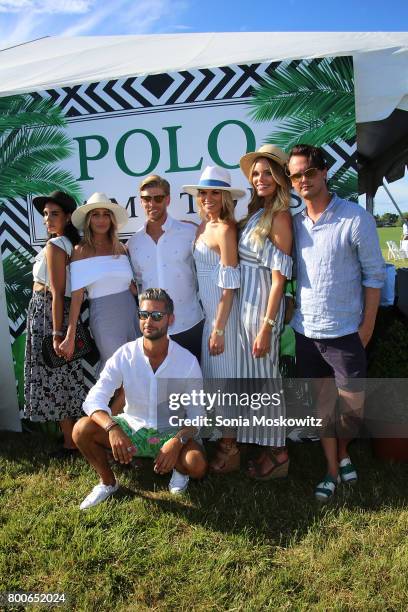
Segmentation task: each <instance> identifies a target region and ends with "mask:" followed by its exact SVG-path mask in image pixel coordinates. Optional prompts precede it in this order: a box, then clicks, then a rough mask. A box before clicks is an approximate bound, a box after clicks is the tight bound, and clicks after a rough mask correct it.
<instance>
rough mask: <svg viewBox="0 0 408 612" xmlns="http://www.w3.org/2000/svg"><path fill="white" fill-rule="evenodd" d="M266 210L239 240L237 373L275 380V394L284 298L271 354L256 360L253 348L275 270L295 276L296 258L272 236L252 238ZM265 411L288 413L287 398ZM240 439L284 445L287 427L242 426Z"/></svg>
mask: <svg viewBox="0 0 408 612" xmlns="http://www.w3.org/2000/svg"><path fill="white" fill-rule="evenodd" d="M262 213H263V209H260V210H259V211H257V212H256V213H255V214H254V215H253V216H252V217H251V219H250V220H249V221H248V223H247V225H246V226H245V227H244V229H243V230H242V232H241V234H240V237H239V243H238V253H239V260H240V267H241V289H240V299H239V341H238V351H237V353H238V373H237V376H238V378H262V379H273V382H271V383H270V384H269V385H268V393H274V392H280V390H281V388H282V387H281V383H280V372H279V337H280V334H281V331H282V329H283V324H284V314H285V301H284V299H282V301H281V303H280V306H279V310H278V312H277V314H276V317H275V320H276V325H275V327H274V328H273V330H272V335H271V349H270V352H269V354H268V355H266V356H265V357H260V358H257V359H255V358H254V357H253V355H252V347H253V344H254V341H255V338H256V336H257V334H258V333H259V330H260V329H261V326H262V324H263V318H264V316H265V314H266V310H267V306H268V299H269V292H270V290H271V287H272V270H279V271H280V272H281V274H283V276H286V278H291V275H292V258H291V257H289V256H288V255H286V253H283V251H281V250H280V249H278V248H277V247H276V246H275V245H274V244H273V242H272V241H271V240H269V238H266V239H265V242H264V243H263V245H259V244H258V243H255V242H254V241H253V240H251V234H252V231H253V230H254V229H255V227H256V225H257V223H258V220H259V217H260V216H261V215H262ZM259 390H260V389H257V391H259ZM254 391H255V389H254ZM265 391H266V389H265ZM263 414H265V415H266V417H267V418H279V416H280V415H282V416H284V414H285V406H284V401H283V398H282V403H281V405H280V406H276V407H275V406H270V407H268V408H267V409H265V410H263ZM238 440H239V441H240V442H247V443H254V444H260V445H262V446H284V444H285V430H284V428H282V427H262V426H254V427H252V428H240V430H239V432H238Z"/></svg>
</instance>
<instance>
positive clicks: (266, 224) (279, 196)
mask: <svg viewBox="0 0 408 612" xmlns="http://www.w3.org/2000/svg"><path fill="white" fill-rule="evenodd" d="M260 159H265V160H266V161H267V163H268V166H269V168H270V170H271V174H272V177H273V179H274V181H275V182H276V193H275V195H274V196H273V198H272V200H271V201H269V200H267V201H266V207H265V198H261V197H259V196H258V194H257V193H256V189H255V188H254V187H253V189H252V197H251V200H250V202H249V204H248V213H247V215H246V217H244V219H242V220H241V221H240V223H239V227H240V229H242V228H244V227H245V226H246V225H247V223H248V221H249V220H250V219H251V217H253V216H254V214H255V213H256V212H258V210H259V209H260V208H263V209H264V211H263V213H262V215H261V216H260V217H259V220H258V223H257V224H256V227H255V228H254V229H253V230H252V234H251V240H253V242H255V243H257V244H259V245H263V243H264V242H265V239H266V237H267V236H269V235H270V233H271V230H272V226H273V219H274V217H275V215H276V214H277V213H278V212H281V211H285V210H288V209H289V204H290V183H289V179H288V177H287V176H286V175H285V172H284V170H283V168H282V167H281V166H280V165H279V164H278V163H276V162H274V161H272V160H271V159H268V158H267V157H262V155H260V156H259V157H257V158H256V159H255V161H254V163H253V164H252V166H251V170H250V173H249V180H250V183H251V185H252V186H253V178H252V177H253V172H254V168H255V164H256V163H257V162H258V161H259V160H260Z"/></svg>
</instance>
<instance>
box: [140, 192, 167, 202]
mask: <svg viewBox="0 0 408 612" xmlns="http://www.w3.org/2000/svg"><path fill="white" fill-rule="evenodd" d="M166 197H167V196H166V195H165V194H164V195H154V196H151V195H141V196H140V199H141V200H142V202H146V204H149V203H150V202H151V201H152V200H153V201H154V202H156V204H161V203H162V202H163V200H164V198H166Z"/></svg>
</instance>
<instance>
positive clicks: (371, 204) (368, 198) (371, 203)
mask: <svg viewBox="0 0 408 612" xmlns="http://www.w3.org/2000/svg"><path fill="white" fill-rule="evenodd" d="M366 210H367V211H368V212H369V213H371V214H372V215H373V214H374V198H373V196H372V194H371V193H366Z"/></svg>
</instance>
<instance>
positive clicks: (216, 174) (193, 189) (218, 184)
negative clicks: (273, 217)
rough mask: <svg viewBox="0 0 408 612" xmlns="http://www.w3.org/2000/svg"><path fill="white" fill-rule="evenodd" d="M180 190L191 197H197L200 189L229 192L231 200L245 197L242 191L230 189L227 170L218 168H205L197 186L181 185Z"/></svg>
mask: <svg viewBox="0 0 408 612" xmlns="http://www.w3.org/2000/svg"><path fill="white" fill-rule="evenodd" d="M182 189H183V190H184V191H185V192H186V193H189V194H190V195H192V196H197V195H198V191H199V190H200V189H219V190H220V191H229V192H230V194H231V195H232V199H233V200H239V198H243V197H244V195H245V191H244V190H243V189H235V187H231V175H230V173H229V172H228V170H225V169H224V168H220V167H219V166H207V167H206V168H205V170H204V171H203V173H202V175H201V176H200V180H199V181H198V184H197V185H183V187H182Z"/></svg>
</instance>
